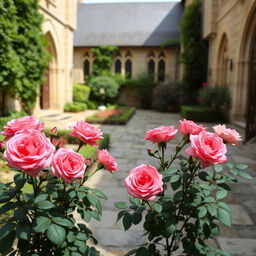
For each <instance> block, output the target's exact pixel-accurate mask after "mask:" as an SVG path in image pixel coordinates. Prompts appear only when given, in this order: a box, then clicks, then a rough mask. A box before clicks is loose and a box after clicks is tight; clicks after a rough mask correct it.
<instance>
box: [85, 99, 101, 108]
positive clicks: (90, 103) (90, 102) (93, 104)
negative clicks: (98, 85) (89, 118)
mask: <svg viewBox="0 0 256 256" xmlns="http://www.w3.org/2000/svg"><path fill="white" fill-rule="evenodd" d="M86 104H87V109H93V110H96V109H98V107H99V105H100V103H99V102H98V101H96V100H88V101H87V102H86Z"/></svg>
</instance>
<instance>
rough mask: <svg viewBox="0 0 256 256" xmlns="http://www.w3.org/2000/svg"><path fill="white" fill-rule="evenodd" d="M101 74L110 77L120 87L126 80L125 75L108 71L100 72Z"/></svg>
mask: <svg viewBox="0 0 256 256" xmlns="http://www.w3.org/2000/svg"><path fill="white" fill-rule="evenodd" d="M102 76H108V77H110V78H112V79H113V80H114V81H115V82H116V83H117V84H118V85H119V87H121V86H122V85H123V84H124V83H125V81H126V79H125V77H124V76H122V75H121V74H119V73H112V72H110V71H104V72H102Z"/></svg>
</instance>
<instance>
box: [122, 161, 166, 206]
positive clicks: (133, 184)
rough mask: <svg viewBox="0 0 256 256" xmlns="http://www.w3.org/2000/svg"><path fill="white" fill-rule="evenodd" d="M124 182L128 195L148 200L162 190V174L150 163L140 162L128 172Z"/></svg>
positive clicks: (152, 198)
mask: <svg viewBox="0 0 256 256" xmlns="http://www.w3.org/2000/svg"><path fill="white" fill-rule="evenodd" d="M124 184H125V186H126V188H127V191H128V193H129V194H130V195H132V196H133V197H137V198H142V199H145V200H148V201H152V200H154V199H155V197H156V195H157V194H159V193H160V192H162V191H163V182H162V174H160V173H159V172H158V171H157V169H156V168H155V167H154V166H152V165H147V164H141V165H139V166H137V167H135V168H134V169H132V170H131V171H130V173H129V176H128V177H126V178H125V180H124Z"/></svg>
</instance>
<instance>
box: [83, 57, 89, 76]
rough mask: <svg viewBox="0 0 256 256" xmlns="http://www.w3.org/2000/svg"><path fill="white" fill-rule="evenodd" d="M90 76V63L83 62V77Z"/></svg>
mask: <svg viewBox="0 0 256 256" xmlns="http://www.w3.org/2000/svg"><path fill="white" fill-rule="evenodd" d="M89 75H90V62H89V60H88V59H86V60H84V76H89Z"/></svg>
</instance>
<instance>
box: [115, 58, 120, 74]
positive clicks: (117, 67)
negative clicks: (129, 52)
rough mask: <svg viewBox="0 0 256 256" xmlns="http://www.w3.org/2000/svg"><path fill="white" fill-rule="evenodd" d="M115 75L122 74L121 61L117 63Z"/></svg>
mask: <svg viewBox="0 0 256 256" xmlns="http://www.w3.org/2000/svg"><path fill="white" fill-rule="evenodd" d="M115 73H119V74H121V61H120V60H116V61H115Z"/></svg>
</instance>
